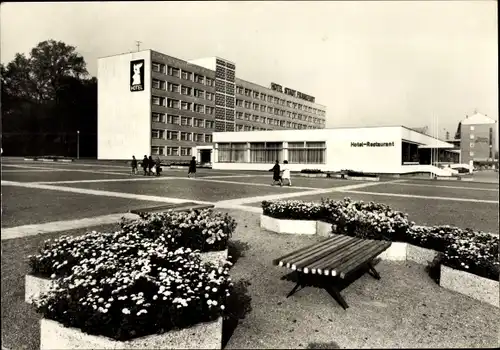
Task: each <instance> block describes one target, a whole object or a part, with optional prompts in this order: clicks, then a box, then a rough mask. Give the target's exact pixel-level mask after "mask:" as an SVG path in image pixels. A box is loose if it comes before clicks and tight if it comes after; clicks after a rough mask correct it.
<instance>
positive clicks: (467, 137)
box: [456, 113, 498, 164]
mask: <svg viewBox="0 0 500 350" xmlns="http://www.w3.org/2000/svg"><path fill="white" fill-rule="evenodd" d="M459 129H460V132H457V134H458V135H456V136H458V137H456V139H460V153H461V160H460V162H461V163H464V164H471V162H472V163H489V162H493V161H495V160H498V122H497V121H496V120H494V119H492V118H490V117H488V116H486V115H483V114H481V113H475V114H474V115H471V116H470V117H469V116H467V117H466V118H465V119H464V120H462V121H461V122H460V124H459Z"/></svg>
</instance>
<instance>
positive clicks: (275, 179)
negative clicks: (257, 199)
mask: <svg viewBox="0 0 500 350" xmlns="http://www.w3.org/2000/svg"><path fill="white" fill-rule="evenodd" d="M269 171H272V172H273V183H272V184H271V186H274V184H275V183H276V182H278V183H279V185H280V186H282V185H283V183H282V182H281V175H280V173H281V169H280V162H279V160H277V161H276V164H274V167H273V168H272V169H270V170H269Z"/></svg>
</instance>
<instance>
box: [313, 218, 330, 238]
mask: <svg viewBox="0 0 500 350" xmlns="http://www.w3.org/2000/svg"><path fill="white" fill-rule="evenodd" d="M331 233H332V224H329V223H328V222H324V221H319V220H318V221H316V234H317V235H320V236H322V237H329V236H330V234H331Z"/></svg>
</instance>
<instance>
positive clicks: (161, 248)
mask: <svg viewBox="0 0 500 350" xmlns="http://www.w3.org/2000/svg"><path fill="white" fill-rule="evenodd" d="M129 235H132V234H129ZM132 236H133V235H132ZM135 238H136V239H135V240H133V239H132V238H130V239H129V240H123V241H122V242H120V243H115V244H114V245H113V246H114V248H116V249H115V250H110V249H107V248H109V247H102V248H103V251H104V253H103V254H102V255H101V256H99V257H93V258H86V259H83V260H82V261H81V262H80V264H79V265H76V266H74V267H73V268H72V273H71V274H70V275H68V276H67V277H63V278H60V279H59V280H57V282H56V283H55V284H54V287H53V288H52V289H51V290H50V291H49V292H48V293H47V294H44V295H42V296H41V298H40V299H39V300H37V301H36V302H35V304H36V307H37V311H38V312H39V313H41V314H42V315H43V317H44V318H45V319H48V320H52V321H55V322H57V323H59V324H61V325H62V326H64V327H70V328H74V329H76V330H77V331H78V332H80V333H81V334H83V333H87V334H91V335H94V336H98V337H100V339H101V340H103V341H105V342H107V343H109V341H111V340H112V339H113V340H116V341H120V342H126V341H130V340H132V339H136V340H138V339H140V338H141V337H146V336H151V335H154V334H164V333H166V332H168V331H171V330H176V329H184V328H188V327H192V326H194V325H197V324H200V323H206V322H212V323H214V324H215V323H216V322H217V321H218V320H219V318H220V317H222V316H224V309H225V307H224V305H225V300H226V297H228V296H229V294H230V286H231V285H232V284H231V283H230V278H229V277H228V267H229V264H227V265H225V266H219V267H217V266H215V265H213V264H210V263H205V264H204V263H202V261H201V258H200V254H199V253H196V252H193V251H192V250H191V249H189V248H188V249H183V248H179V249H177V250H175V251H172V250H170V249H169V247H168V246H167V245H166V244H165V241H163V242H162V241H161V239H160V240H158V239H157V240H152V239H148V238H144V237H139V236H135ZM131 250H133V251H134V254H131ZM219 328H220V332H219V335H218V336H220V333H221V332H222V329H221V327H219ZM202 329H203V328H202ZM190 331H193V328H191V329H190ZM53 333H54V331H53V328H52V331H48V332H45V333H44V331H43V322H42V338H43V337H44V336H45V335H47V334H48V336H49V337H50V334H53ZM172 334H173V336H174V337H175V334H176V333H175V332H174V333H172ZM73 338H74V337H73ZM195 338H200V337H195ZM85 339H87V341H88V340H89V339H90V340H92V339H94V340H95V339H96V338H95V337H90V338H89V337H86V338H85V337H83V338H82V339H81V340H80V341H79V342H78V344H77V346H75V348H91V347H92V346H93V344H92V343H88V342H87V343H85ZM219 339H220V337H219ZM82 341H83V343H82ZM41 343H42V344H47V343H49V344H53V343H50V339H48V340H47V339H42V341H41ZM112 343H113V342H112ZM139 343H140V342H139ZM163 343H164V345H165V342H163ZM144 345H145V344H144V343H142V346H144ZM176 345H178V344H173V345H172V347H174V348H175V347H176ZM48 347H50V346H49V345H48ZM118 347H119V348H125V346H123V347H122V346H118ZM147 347H148V346H147ZM188 347H196V346H193V344H190V346H188ZM202 347H203V346H202ZM218 348H220V343H219V344H218Z"/></svg>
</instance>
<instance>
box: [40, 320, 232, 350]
mask: <svg viewBox="0 0 500 350" xmlns="http://www.w3.org/2000/svg"><path fill="white" fill-rule="evenodd" d="M221 348H222V317H219V318H218V319H217V320H215V321H212V322H206V323H199V324H196V325H194V326H192V327H189V328H185V329H180V330H171V331H169V332H166V333H163V334H153V335H149V336H145V337H141V338H136V339H132V340H129V341H117V340H114V339H111V338H107V337H103V336H96V335H90V334H86V333H83V332H82V331H81V330H79V329H76V328H69V327H65V326H64V325H62V324H61V323H58V322H56V321H53V320H49V319H41V320H40V349H42V350H45V349H47V350H58V349H221Z"/></svg>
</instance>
